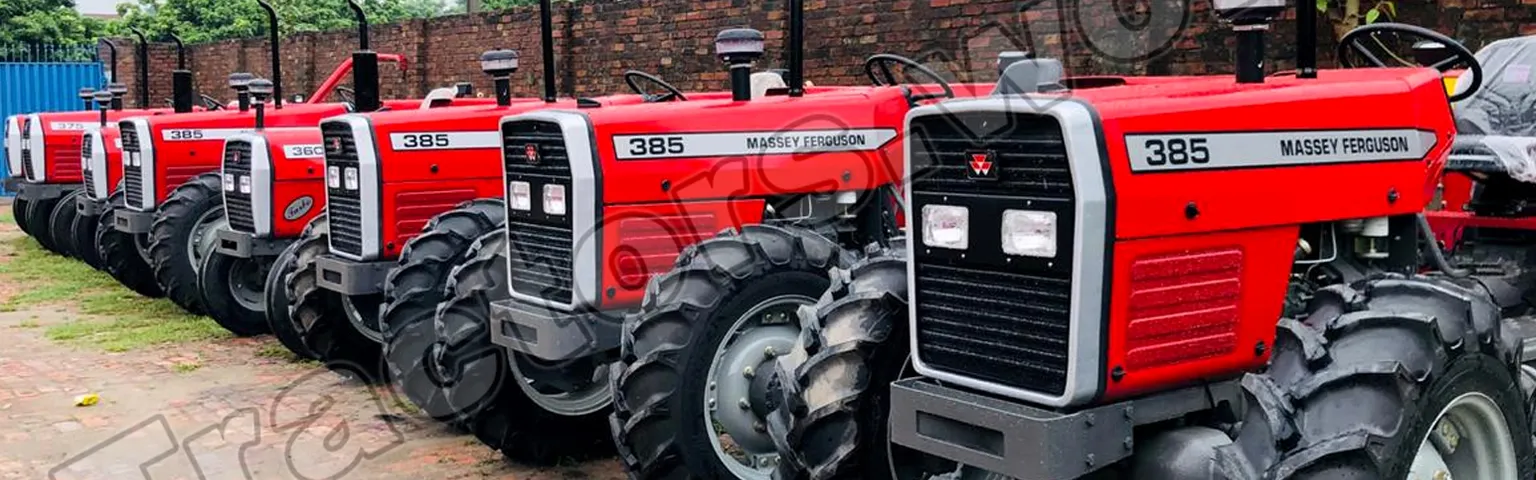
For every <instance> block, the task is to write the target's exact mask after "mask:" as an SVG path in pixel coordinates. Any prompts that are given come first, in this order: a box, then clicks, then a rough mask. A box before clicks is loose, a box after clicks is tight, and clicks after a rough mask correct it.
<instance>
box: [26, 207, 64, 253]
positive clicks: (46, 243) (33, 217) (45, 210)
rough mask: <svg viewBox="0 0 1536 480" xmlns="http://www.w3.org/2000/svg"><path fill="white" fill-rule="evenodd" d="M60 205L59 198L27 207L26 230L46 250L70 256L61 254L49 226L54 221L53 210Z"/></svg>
mask: <svg viewBox="0 0 1536 480" xmlns="http://www.w3.org/2000/svg"><path fill="white" fill-rule="evenodd" d="M58 205H59V199H58V198H51V199H47V200H39V201H37V202H33V203H32V204H30V205H27V217H26V219H25V220H24V221H25V222H26V223H27V228H26V230H27V231H28V232H30V233H31V234H32V238H33V239H35V240H37V244H38V245H42V246H43V249H44V250H47V251H49V252H53V253H56V254H59V255H64V256H68V255H66V254H64V253H63V252H61V251H60V250H59V245H58V244H57V243H55V242H54V241H53V233H54V232H53V229H52V228H49V226H48V225H49V223H50V221H51V220H52V219H53V209H54V207H57V206H58Z"/></svg>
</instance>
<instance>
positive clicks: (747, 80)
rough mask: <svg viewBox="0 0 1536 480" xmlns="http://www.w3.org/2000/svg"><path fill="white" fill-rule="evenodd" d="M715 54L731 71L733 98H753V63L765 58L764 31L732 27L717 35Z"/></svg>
mask: <svg viewBox="0 0 1536 480" xmlns="http://www.w3.org/2000/svg"><path fill="white" fill-rule="evenodd" d="M715 56H717V57H719V58H720V61H722V62H725V65H726V67H727V68H729V69H730V73H731V99H732V100H735V101H738V102H745V101H750V100H752V64H753V62H756V61H757V59H759V58H763V32H759V31H757V30H753V29H750V28H732V29H729V30H725V31H722V32H720V34H719V35H716V36H715Z"/></svg>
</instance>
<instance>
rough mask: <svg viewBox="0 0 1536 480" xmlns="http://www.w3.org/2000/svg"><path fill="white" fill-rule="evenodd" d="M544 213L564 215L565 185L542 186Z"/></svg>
mask: <svg viewBox="0 0 1536 480" xmlns="http://www.w3.org/2000/svg"><path fill="white" fill-rule="evenodd" d="M544 213H546V214H549V215H565V185H545V186H544Z"/></svg>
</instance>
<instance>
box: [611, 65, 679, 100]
mask: <svg viewBox="0 0 1536 480" xmlns="http://www.w3.org/2000/svg"><path fill="white" fill-rule="evenodd" d="M642 80H643V81H645V82H647V83H650V84H653V85H656V86H658V87H661V89H662V90H666V91H667V93H664V94H661V95H652V94H649V93H645V89H644V88H640V82H641V81H642ZM624 83H625V84H628V85H629V89H630V90H634V91H635V93H638V94H640V96H641V97H643V98H645V103H661V102H671V101H683V102H686V101H688V96H687V95H683V91H682V90H678V89H677V87H674V86H672V84H670V83H667V81H666V80H662V79H660V78H657V77H656V76H655V75H651V74H649V73H645V72H642V71H639V70H630V71H628V72H624Z"/></svg>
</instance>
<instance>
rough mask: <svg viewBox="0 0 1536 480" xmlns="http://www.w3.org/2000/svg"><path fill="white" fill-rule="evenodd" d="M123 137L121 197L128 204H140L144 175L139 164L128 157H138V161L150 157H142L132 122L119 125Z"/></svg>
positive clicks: (135, 129)
mask: <svg viewBox="0 0 1536 480" xmlns="http://www.w3.org/2000/svg"><path fill="white" fill-rule="evenodd" d="M121 128H122V132H121V136H122V138H123V199H124V201H126V202H127V203H128V204H129V205H141V204H143V203H144V200H143V199H144V175H143V173H142V172H141V171H140V168H141V167H139V166H135V165H131V164H130V162H129V159H130V158H139V161H140V162H148V161H150V159H148V158H142V156H141V155H140V153H139V135H138V131H139V130H138V127H137V126H135V125H134V124H132V123H126V122H125V123H123V124H122V125H121Z"/></svg>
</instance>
